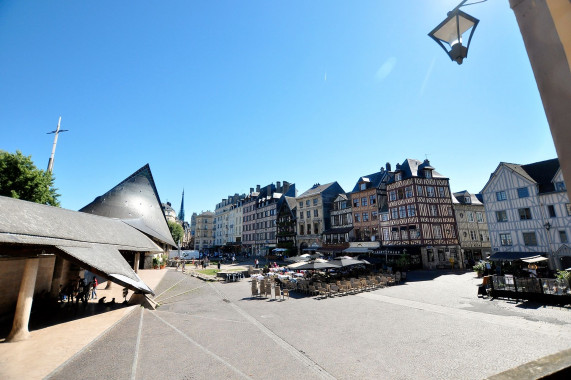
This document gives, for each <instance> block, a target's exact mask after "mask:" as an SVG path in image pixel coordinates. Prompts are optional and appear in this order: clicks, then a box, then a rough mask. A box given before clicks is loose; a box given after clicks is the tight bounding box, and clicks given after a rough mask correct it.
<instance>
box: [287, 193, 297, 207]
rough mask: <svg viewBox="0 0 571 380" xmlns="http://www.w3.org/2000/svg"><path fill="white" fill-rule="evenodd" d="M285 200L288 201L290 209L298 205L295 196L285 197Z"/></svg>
mask: <svg viewBox="0 0 571 380" xmlns="http://www.w3.org/2000/svg"><path fill="white" fill-rule="evenodd" d="M284 198H285V201H286V202H287V205H288V206H289V209H290V210H293V209H295V208H296V207H297V201H296V200H295V197H287V196H286V197H284Z"/></svg>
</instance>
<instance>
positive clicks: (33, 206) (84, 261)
mask: <svg viewBox="0 0 571 380" xmlns="http://www.w3.org/2000/svg"><path fill="white" fill-rule="evenodd" d="M0 210H1V212H2V217H1V218H0V244H1V243H6V244H10V245H27V246H36V247H42V246H44V247H45V246H49V247H55V248H56V249H58V250H60V251H61V252H64V253H65V254H66V255H69V256H66V257H69V258H70V259H71V260H74V261H78V262H79V265H80V266H81V267H83V268H85V269H89V270H90V271H91V272H94V273H97V274H101V275H103V276H105V277H108V278H109V277H112V278H113V279H114V280H115V281H117V282H118V283H120V284H122V285H124V286H128V287H129V288H131V289H135V290H137V289H140V290H142V291H144V292H145V293H152V290H151V289H149V288H148V286H147V285H145V283H144V282H143V281H141V279H140V278H139V277H138V276H137V274H136V273H135V272H133V270H132V269H131V267H130V265H129V264H128V263H127V261H125V259H124V258H123V256H122V255H121V253H120V252H119V250H124V251H136V252H161V248H160V247H159V246H157V245H156V244H155V243H154V242H153V241H152V240H151V239H149V237H147V236H146V235H145V234H144V233H141V232H140V231H138V230H137V229H136V228H134V227H131V226H129V225H128V224H127V223H126V222H124V221H122V220H120V219H115V218H107V217H103V216H98V215H90V214H87V213H82V212H78V211H71V210H66V209H63V208H59V207H52V206H47V205H42V204H38V203H33V202H27V201H22V200H19V199H13V198H8V197H1V196H0ZM1 251H2V250H0V252H1ZM6 251H7V252H9V251H10V249H9V248H8V249H6Z"/></svg>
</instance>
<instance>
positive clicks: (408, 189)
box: [404, 186, 412, 198]
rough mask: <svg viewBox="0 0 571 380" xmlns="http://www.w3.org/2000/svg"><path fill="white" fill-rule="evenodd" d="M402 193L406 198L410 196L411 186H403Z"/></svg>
mask: <svg viewBox="0 0 571 380" xmlns="http://www.w3.org/2000/svg"><path fill="white" fill-rule="evenodd" d="M404 193H405V194H404V195H405V197H407V198H412V186H407V187H405V188H404Z"/></svg>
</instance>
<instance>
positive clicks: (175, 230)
mask: <svg viewBox="0 0 571 380" xmlns="http://www.w3.org/2000/svg"><path fill="white" fill-rule="evenodd" d="M168 224H169V230H170V231H171V235H172V238H173V240H174V242H175V243H177V244H178V242H179V241H180V242H182V236H183V235H184V230H183V229H182V226H181V225H180V224H178V223H175V222H171V221H170V220H169V221H168Z"/></svg>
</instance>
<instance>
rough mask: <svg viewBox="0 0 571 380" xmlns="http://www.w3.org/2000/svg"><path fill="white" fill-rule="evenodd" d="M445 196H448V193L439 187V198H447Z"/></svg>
mask: <svg viewBox="0 0 571 380" xmlns="http://www.w3.org/2000/svg"><path fill="white" fill-rule="evenodd" d="M445 194H446V192H445V191H444V187H442V186H439V187H438V196H439V197H440V198H444V197H445Z"/></svg>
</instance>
